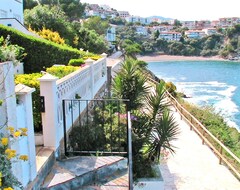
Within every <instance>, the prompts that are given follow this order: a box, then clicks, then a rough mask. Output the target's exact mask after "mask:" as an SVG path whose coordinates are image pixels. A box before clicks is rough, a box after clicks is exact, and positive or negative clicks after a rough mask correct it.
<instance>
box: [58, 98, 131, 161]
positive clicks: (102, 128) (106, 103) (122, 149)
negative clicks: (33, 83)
mask: <svg viewBox="0 0 240 190" xmlns="http://www.w3.org/2000/svg"><path fill="white" fill-rule="evenodd" d="M127 102H128V101H127V100H119V99H92V100H82V99H72V100H63V122H64V123H63V125H64V148H65V155H66V156H76V155H97V156H99V155H121V156H127V152H128V117H127V110H126V104H127Z"/></svg>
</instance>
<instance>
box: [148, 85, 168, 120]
mask: <svg viewBox="0 0 240 190" xmlns="http://www.w3.org/2000/svg"><path fill="white" fill-rule="evenodd" d="M145 106H146V108H145V109H146V110H148V111H147V113H148V117H149V121H150V123H151V122H152V121H155V120H156V119H157V116H158V115H161V114H162V113H163V111H164V110H166V109H167V107H168V106H169V102H168V99H166V90H165V83H164V82H163V81H161V82H160V83H159V84H157V85H156V86H155V87H154V90H153V91H152V93H149V95H148V96H147V97H146V102H145Z"/></svg>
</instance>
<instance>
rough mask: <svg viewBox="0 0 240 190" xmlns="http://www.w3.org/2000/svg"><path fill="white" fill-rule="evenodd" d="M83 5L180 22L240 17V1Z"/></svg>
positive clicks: (121, 0) (111, 0)
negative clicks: (104, 7) (106, 6)
mask: <svg viewBox="0 0 240 190" xmlns="http://www.w3.org/2000/svg"><path fill="white" fill-rule="evenodd" d="M80 1H81V2H82V3H90V4H99V5H104V4H105V5H109V6H110V7H112V8H114V9H117V10H118V11H128V12H129V13H130V15H134V16H141V17H148V16H163V17H167V18H173V19H178V20H185V21H187V20H188V21H190V20H218V19H219V18H223V17H240V0H198V1H196V0H80Z"/></svg>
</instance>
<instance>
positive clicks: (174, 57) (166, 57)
mask: <svg viewBox="0 0 240 190" xmlns="http://www.w3.org/2000/svg"><path fill="white" fill-rule="evenodd" d="M137 59H138V60H141V61H145V62H158V61H229V60H227V59H223V58H221V57H219V56H212V57H202V56H180V55H147V56H138V57H137Z"/></svg>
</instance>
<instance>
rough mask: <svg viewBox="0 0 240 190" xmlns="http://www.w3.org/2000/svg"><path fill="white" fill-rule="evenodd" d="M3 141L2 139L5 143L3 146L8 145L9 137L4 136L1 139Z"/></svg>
mask: <svg viewBox="0 0 240 190" xmlns="http://www.w3.org/2000/svg"><path fill="white" fill-rule="evenodd" d="M1 141H2V145H3V146H6V145H8V138H6V137H3V138H2V139H1Z"/></svg>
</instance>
